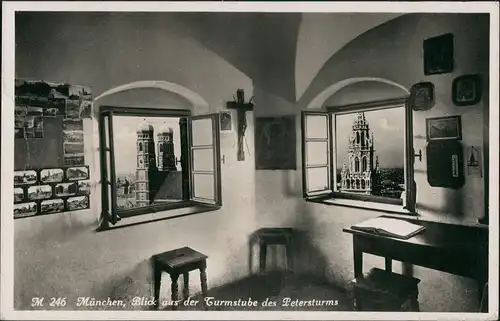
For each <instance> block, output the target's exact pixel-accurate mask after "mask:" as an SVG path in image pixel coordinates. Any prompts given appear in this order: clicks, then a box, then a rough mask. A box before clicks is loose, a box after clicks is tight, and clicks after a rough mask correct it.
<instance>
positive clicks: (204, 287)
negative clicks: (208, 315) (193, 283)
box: [200, 262, 208, 310]
mask: <svg viewBox="0 0 500 321" xmlns="http://www.w3.org/2000/svg"><path fill="white" fill-rule="evenodd" d="M206 269H207V263H206V262H203V264H202V265H201V267H200V280H201V294H202V296H203V308H204V309H205V310H207V306H206V304H205V298H206V297H207V296H208V286H207V273H206Z"/></svg>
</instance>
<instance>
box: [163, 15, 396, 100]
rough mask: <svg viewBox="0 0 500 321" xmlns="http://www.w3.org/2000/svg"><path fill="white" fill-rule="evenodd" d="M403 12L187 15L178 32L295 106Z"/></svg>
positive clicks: (178, 24)
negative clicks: (331, 63)
mask: <svg viewBox="0 0 500 321" xmlns="http://www.w3.org/2000/svg"><path fill="white" fill-rule="evenodd" d="M401 15H402V14H400V13H250V12H246V13H221V12H211V13H182V14H179V13H177V14H175V19H173V20H171V22H174V21H175V24H176V26H175V27H176V30H178V31H179V32H181V33H184V34H185V35H187V36H190V37H192V38H195V39H196V40H197V41H199V42H200V43H201V44H202V45H204V46H205V47H206V48H207V49H209V50H211V51H213V52H215V53H217V54H218V55H219V56H221V57H222V58H224V59H225V60H227V61H228V62H229V63H231V64H232V65H233V66H235V67H236V68H238V69H239V70H240V71H242V72H243V73H245V74H246V75H248V76H249V77H250V78H251V79H253V81H254V84H255V85H257V86H259V87H260V88H264V89H265V90H266V91H267V92H268V93H271V94H275V95H277V96H279V97H281V98H283V99H285V100H287V101H289V102H296V101H297V100H298V99H299V98H300V97H301V95H302V94H303V93H304V92H305V90H306V89H307V87H308V86H309V84H310V83H311V82H312V80H313V79H314V77H315V76H316V74H317V73H318V71H319V70H320V69H321V67H322V66H323V65H324V63H325V62H326V61H327V60H328V59H329V58H330V57H331V56H333V55H334V54H335V53H336V52H337V51H339V50H340V49H341V48H342V47H344V46H345V45H346V44H347V43H349V42H350V41H351V40H353V39H355V38H356V37H358V36H359V35H361V34H363V33H364V32H366V31H368V30H370V29H372V28H374V27H376V26H378V25H380V24H383V23H385V22H387V21H389V20H391V19H394V18H396V17H398V16H401Z"/></svg>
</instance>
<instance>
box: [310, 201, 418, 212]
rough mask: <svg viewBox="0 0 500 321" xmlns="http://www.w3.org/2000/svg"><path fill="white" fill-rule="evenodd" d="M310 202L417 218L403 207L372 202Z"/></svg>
mask: <svg viewBox="0 0 500 321" xmlns="http://www.w3.org/2000/svg"><path fill="white" fill-rule="evenodd" d="M306 201H308V202H314V203H321V204H326V205H334V206H345V207H352V208H359V209H364V210H369V211H377V212H384V213H389V214H402V215H412V216H415V215H416V213H413V212H410V211H408V210H406V209H404V208H403V207H402V206H401V205H393V204H384V203H377V202H370V201H360V200H352V199H342V198H310V199H306Z"/></svg>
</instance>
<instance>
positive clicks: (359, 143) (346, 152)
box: [335, 108, 405, 199]
mask: <svg viewBox="0 0 500 321" xmlns="http://www.w3.org/2000/svg"><path fill="white" fill-rule="evenodd" d="M335 117H336V121H335V123H336V152H337V154H336V163H337V169H336V179H337V186H336V188H337V191H339V192H345V193H361V194H364V195H377V196H384V197H389V198H396V199H399V198H401V196H402V193H403V191H404V189H405V175H404V164H405V162H404V148H405V145H404V139H405V128H404V124H405V115H404V108H390V109H382V110H376V111H366V112H362V113H352V114H344V115H336V116H335Z"/></svg>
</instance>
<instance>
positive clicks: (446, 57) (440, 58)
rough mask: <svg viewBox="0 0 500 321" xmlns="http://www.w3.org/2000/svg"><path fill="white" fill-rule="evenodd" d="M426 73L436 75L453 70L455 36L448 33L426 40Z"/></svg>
mask: <svg viewBox="0 0 500 321" xmlns="http://www.w3.org/2000/svg"><path fill="white" fill-rule="evenodd" d="M423 47H424V74H425V75H436V74H444V73H449V72H452V71H453V68H454V65H455V58H454V50H453V47H454V37H453V34H451V33H447V34H444V35H440V36H437V37H432V38H428V39H425V40H424V45H423Z"/></svg>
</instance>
